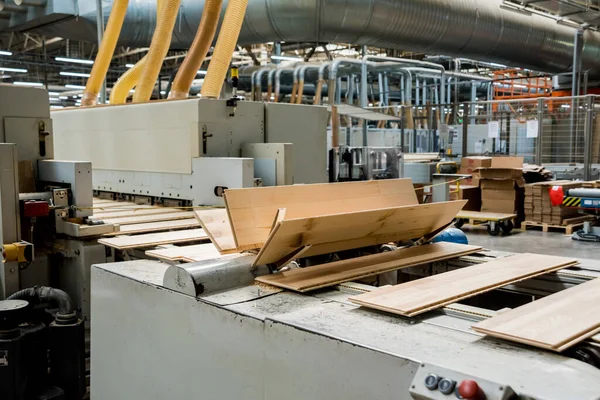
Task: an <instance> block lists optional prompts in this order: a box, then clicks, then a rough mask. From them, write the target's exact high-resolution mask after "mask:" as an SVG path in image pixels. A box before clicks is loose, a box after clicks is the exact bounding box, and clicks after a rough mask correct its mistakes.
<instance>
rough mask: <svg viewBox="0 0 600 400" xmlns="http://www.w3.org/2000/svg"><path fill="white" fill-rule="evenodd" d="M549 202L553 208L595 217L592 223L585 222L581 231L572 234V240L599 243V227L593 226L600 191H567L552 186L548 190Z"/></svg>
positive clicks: (580, 189)
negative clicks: (573, 210) (577, 211)
mask: <svg viewBox="0 0 600 400" xmlns="http://www.w3.org/2000/svg"><path fill="white" fill-rule="evenodd" d="M550 201H551V202H552V205H553V206H561V207H569V208H578V209H579V210H580V212H581V213H582V214H587V215H592V216H594V217H596V220H594V221H586V222H584V224H583V229H581V230H579V231H577V232H574V233H573V236H572V239H573V240H580V241H584V242H600V226H594V223H595V222H596V221H597V218H598V216H600V189H598V188H596V189H593V188H577V189H567V190H566V191H565V190H564V188H563V187H562V186H553V187H552V188H551V189H550Z"/></svg>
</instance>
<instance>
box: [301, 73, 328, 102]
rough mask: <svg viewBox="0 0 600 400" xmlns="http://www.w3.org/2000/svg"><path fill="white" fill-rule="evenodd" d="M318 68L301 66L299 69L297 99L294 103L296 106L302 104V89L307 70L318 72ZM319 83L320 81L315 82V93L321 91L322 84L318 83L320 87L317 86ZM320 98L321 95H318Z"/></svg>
mask: <svg viewBox="0 0 600 400" xmlns="http://www.w3.org/2000/svg"><path fill="white" fill-rule="evenodd" d="M319 67H320V66H319V65H311V64H307V65H304V66H302V68H300V71H299V72H298V82H299V84H298V99H297V101H296V103H297V104H302V97H303V96H304V88H305V86H304V85H305V77H306V71H307V70H309V69H316V70H318V69H319ZM319 83H320V81H317V83H316V85H315V86H316V87H315V92H316V91H321V90H323V83H320V86H319ZM320 96H321V95H320V94H319V97H320Z"/></svg>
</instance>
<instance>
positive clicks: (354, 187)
mask: <svg viewBox="0 0 600 400" xmlns="http://www.w3.org/2000/svg"><path fill="white" fill-rule="evenodd" d="M225 203H226V205H227V212H228V213H229V220H230V221H231V226H232V229H233V231H234V237H235V240H236V245H237V248H238V249H240V250H250V249H258V248H261V247H262V246H263V245H264V243H265V242H266V240H267V238H268V237H269V233H270V232H271V224H272V222H273V218H274V217H275V214H276V213H277V210H278V209H279V208H285V209H286V218H288V219H295V218H308V217H313V216H317V215H328V214H341V213H347V212H356V211H365V210H372V209H377V208H390V207H399V206H408V205H415V204H418V201H417V196H416V194H415V189H414V187H413V185H412V181H411V180H410V179H390V180H379V181H365V182H346V183H327V184H316V185H295V186H278V187H264V188H250V189H232V190H226V191H225Z"/></svg>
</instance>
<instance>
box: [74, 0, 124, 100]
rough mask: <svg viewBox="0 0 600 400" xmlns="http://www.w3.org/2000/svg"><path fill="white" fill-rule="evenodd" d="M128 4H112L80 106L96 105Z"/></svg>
mask: <svg viewBox="0 0 600 400" xmlns="http://www.w3.org/2000/svg"><path fill="white" fill-rule="evenodd" d="M128 4H129V0H115V2H114V3H113V6H112V10H111V12H110V16H109V17H108V24H107V25H106V31H105V32H104V37H103V39H102V42H101V43H100V48H99V49H98V54H96V60H95V61H94V66H93V67H92V72H91V73H90V77H89V78H88V80H87V83H86V85H85V91H84V92H83V97H82V98H81V105H82V106H93V105H96V102H97V100H98V93H100V89H101V87H102V82H104V79H105V78H106V73H107V72H108V67H109V66H110V61H111V60H112V57H113V54H114V52H115V48H116V47H117V41H118V40H119V35H120V34H121V29H122V28H123V22H124V21H125V14H126V13H127V6H128Z"/></svg>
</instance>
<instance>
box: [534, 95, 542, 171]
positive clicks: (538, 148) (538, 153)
mask: <svg viewBox="0 0 600 400" xmlns="http://www.w3.org/2000/svg"><path fill="white" fill-rule="evenodd" d="M537 107H538V112H537V120H538V137H537V139H536V141H535V163H536V164H537V165H542V145H543V141H544V136H543V134H544V99H538V104H537Z"/></svg>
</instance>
